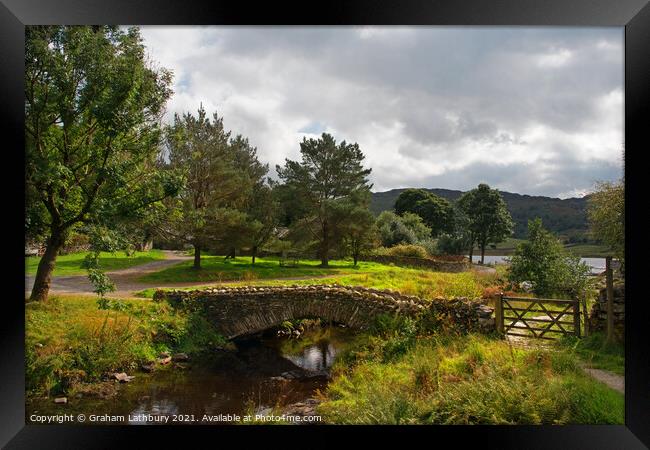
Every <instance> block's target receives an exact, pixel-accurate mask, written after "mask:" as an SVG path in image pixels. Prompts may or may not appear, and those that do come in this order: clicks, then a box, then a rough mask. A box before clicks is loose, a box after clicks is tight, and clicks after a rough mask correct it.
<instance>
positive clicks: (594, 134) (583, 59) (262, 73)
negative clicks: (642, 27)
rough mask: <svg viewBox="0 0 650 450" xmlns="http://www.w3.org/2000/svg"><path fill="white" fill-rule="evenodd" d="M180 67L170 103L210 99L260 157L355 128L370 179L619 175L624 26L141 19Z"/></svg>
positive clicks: (523, 184)
mask: <svg viewBox="0 0 650 450" xmlns="http://www.w3.org/2000/svg"><path fill="white" fill-rule="evenodd" d="M142 34H143V36H144V38H145V43H146V45H147V47H148V49H149V53H150V55H151V57H152V58H153V59H154V60H155V61H157V62H158V63H159V64H160V65H162V66H164V67H167V68H169V69H171V70H172V71H173V72H174V82H175V87H174V91H175V94H174V96H173V98H172V99H171V101H170V103H169V105H168V117H167V120H169V119H170V118H171V117H172V115H173V113H174V112H179V113H182V112H186V111H193V112H195V111H196V110H197V109H198V107H199V104H200V103H201V102H202V103H203V105H204V107H205V108H206V110H207V111H208V112H209V113H213V112H215V111H216V112H218V114H219V115H220V116H223V117H224V124H225V126H226V127H227V128H228V129H231V130H232V131H233V133H234V134H237V133H241V134H243V135H245V136H247V137H248V138H249V139H250V141H251V143H252V144H253V145H254V146H256V147H257V148H258V153H259V155H260V157H261V159H262V160H264V161H267V162H269V163H270V166H271V168H272V173H271V175H275V171H274V170H273V168H274V167H275V164H282V163H283V162H284V159H285V158H290V159H299V150H300V145H299V143H300V141H301V140H302V139H303V137H308V138H309V137H317V136H319V135H320V134H321V133H322V132H328V133H331V134H332V135H334V137H335V138H336V139H337V141H340V140H346V141H348V142H358V143H359V145H360V147H361V150H362V151H363V152H364V154H365V155H366V161H367V162H366V164H367V166H369V167H372V175H371V180H372V182H373V183H374V188H373V190H374V191H384V190H388V189H393V188H401V187H438V188H448V189H460V190H467V189H471V188H473V187H476V185H477V184H478V183H481V182H486V183H488V184H490V185H491V186H492V187H496V188H498V189H500V190H503V191H510V192H519V193H524V194H530V195H548V196H553V197H560V198H566V197H572V196H582V195H584V194H585V193H586V192H588V191H589V190H590V189H591V188H592V187H593V184H594V182H595V181H596V180H615V179H618V178H619V177H620V175H621V171H622V162H621V157H622V148H623V139H624V137H623V126H624V124H623V28H549V27H535V28H522V27H506V28H504V27H453V28H448V27H305V28H289V27H257V28H254V27H142Z"/></svg>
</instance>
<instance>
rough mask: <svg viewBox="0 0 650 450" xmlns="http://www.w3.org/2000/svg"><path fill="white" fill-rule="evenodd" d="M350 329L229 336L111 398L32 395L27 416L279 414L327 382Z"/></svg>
mask: <svg viewBox="0 0 650 450" xmlns="http://www.w3.org/2000/svg"><path fill="white" fill-rule="evenodd" d="M352 337H353V334H352V332H351V331H349V330H348V329H347V328H343V327H338V326H327V327H322V328H321V327H316V328H313V329H308V330H306V331H305V332H304V333H303V334H302V336H301V337H300V338H289V337H279V336H277V335H276V334H275V331H273V330H269V331H267V332H266V333H264V334H260V335H256V336H251V337H248V338H246V339H239V340H237V341H235V344H236V347H237V349H236V350H235V351H229V352H226V351H224V352H217V353H216V354H213V355H210V356H209V357H207V358H204V359H203V360H201V361H198V360H191V361H190V362H189V364H188V366H189V367H188V368H186V369H181V368H178V367H170V368H164V369H161V370H157V371H155V372H153V373H150V374H147V373H141V372H134V373H133V375H135V376H136V377H135V378H134V379H133V381H131V382H129V383H124V384H121V385H120V389H119V392H118V394H117V395H116V396H115V397H112V398H109V399H98V398H92V397H81V398H69V399H68V403H67V404H54V403H53V399H52V398H49V399H35V400H32V401H31V402H30V403H28V405H27V414H26V416H27V422H28V423H34V420H33V419H31V420H30V416H32V415H56V414H58V415H62V414H72V415H73V416H74V417H75V420H73V421H72V423H79V420H78V419H77V417H78V416H79V414H83V415H84V416H85V418H86V419H85V421H84V423H87V424H89V423H95V424H104V425H105V424H120V425H124V424H160V423H167V424H172V422H173V421H175V423H195V424H206V416H207V417H208V420H207V422H215V423H231V422H237V420H232V419H233V417H234V416H235V415H238V416H240V417H243V416H245V415H246V414H250V415H255V414H277V413H278V411H282V410H283V408H285V407H287V406H290V405H292V404H295V403H299V402H305V401H306V400H309V399H311V398H313V397H314V395H315V394H316V392H317V390H321V391H322V390H323V389H324V388H325V387H326V386H327V383H328V377H329V369H330V368H331V366H332V364H333V363H334V361H335V360H336V357H337V355H338V354H339V353H340V352H341V351H342V350H343V349H344V348H345V347H346V345H348V344H349V343H350V342H351V340H352ZM130 375H131V374H130ZM272 408H275V409H273V410H272ZM91 416H93V417H94V419H93V418H91ZM96 416H99V418H97V417H96ZM165 416H166V417H167V420H166V421H165V419H164V417H165ZM112 417H117V418H121V419H116V420H113V419H111V418H112ZM161 417H162V418H161ZM177 419H178V420H177Z"/></svg>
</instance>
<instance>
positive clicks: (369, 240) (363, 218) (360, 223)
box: [343, 191, 378, 266]
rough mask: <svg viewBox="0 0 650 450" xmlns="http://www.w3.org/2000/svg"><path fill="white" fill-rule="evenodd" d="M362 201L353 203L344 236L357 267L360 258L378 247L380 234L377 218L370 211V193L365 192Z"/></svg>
mask: <svg viewBox="0 0 650 450" xmlns="http://www.w3.org/2000/svg"><path fill="white" fill-rule="evenodd" d="M359 194H360V195H363V196H364V197H365V198H363V199H362V200H361V201H356V200H355V201H353V202H352V203H353V204H352V207H351V208H350V213H349V215H348V217H347V221H348V224H347V226H346V227H345V234H344V236H343V239H344V245H345V248H346V251H347V254H349V255H351V256H352V259H353V261H354V265H355V266H356V265H357V263H358V261H359V258H360V257H361V256H362V255H363V254H364V253H365V252H367V251H369V250H371V249H372V248H374V247H376V245H377V241H378V233H377V229H376V227H375V218H374V216H373V215H372V212H371V211H370V210H369V209H368V206H369V205H370V192H369V191H363V192H361V193H359Z"/></svg>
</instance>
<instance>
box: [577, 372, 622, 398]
mask: <svg viewBox="0 0 650 450" xmlns="http://www.w3.org/2000/svg"><path fill="white" fill-rule="evenodd" d="M582 370H584V371H585V373H586V374H588V375H589V376H591V377H592V378H594V379H596V380H598V381H600V382H602V383H605V384H606V385H607V386H609V387H610V388H612V389H614V390H615V391H618V392H620V393H621V394H625V377H624V376H622V375H617V374H615V373H612V372H608V371H607V370H601V369H593V368H591V367H587V366H583V367H582Z"/></svg>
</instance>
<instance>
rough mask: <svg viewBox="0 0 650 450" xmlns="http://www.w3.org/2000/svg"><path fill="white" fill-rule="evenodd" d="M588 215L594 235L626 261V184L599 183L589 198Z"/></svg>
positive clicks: (620, 182)
mask: <svg viewBox="0 0 650 450" xmlns="http://www.w3.org/2000/svg"><path fill="white" fill-rule="evenodd" d="M587 215H588V217H589V224H590V227H591V232H592V234H593V235H594V236H595V237H596V239H598V240H600V241H602V242H604V243H605V244H606V245H607V246H609V248H610V249H611V250H612V251H613V252H614V254H615V256H616V257H617V258H619V259H620V260H621V263H623V262H624V261H625V184H624V182H623V180H621V181H618V182H616V183H606V182H602V183H598V185H597V187H596V192H594V193H593V194H591V196H590V197H589V203H588V209H587Z"/></svg>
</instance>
